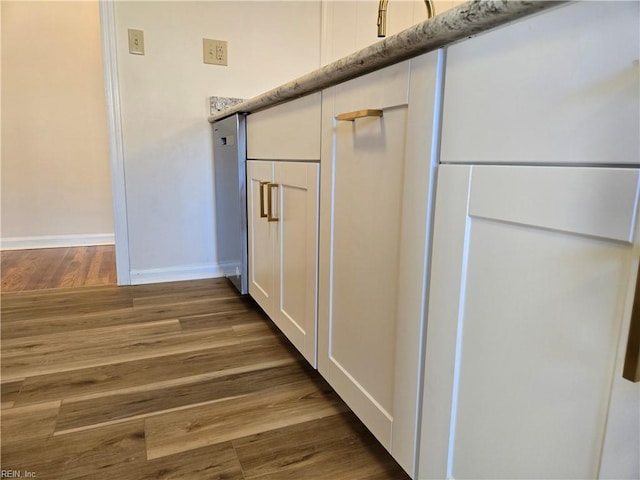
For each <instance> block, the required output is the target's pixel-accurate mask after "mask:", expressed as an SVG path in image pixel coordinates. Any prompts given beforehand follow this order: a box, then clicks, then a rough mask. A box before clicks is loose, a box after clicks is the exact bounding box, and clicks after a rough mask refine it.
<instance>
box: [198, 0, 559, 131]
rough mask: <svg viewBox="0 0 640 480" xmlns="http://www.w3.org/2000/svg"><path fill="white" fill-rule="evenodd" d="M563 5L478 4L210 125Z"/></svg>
mask: <svg viewBox="0 0 640 480" xmlns="http://www.w3.org/2000/svg"><path fill="white" fill-rule="evenodd" d="M563 3H567V2H566V0H560V1H554V0H533V1H531V0H528V1H513V0H472V1H470V2H467V3H464V4H462V5H459V6H458V7H455V8H452V9H451V10H448V11H446V12H444V13H442V14H440V15H437V16H436V17H434V18H431V19H429V20H425V21H424V22H422V23H418V24H416V25H414V26H412V27H409V28H408V29H406V30H403V31H402V32H400V33H397V34H395V35H392V36H389V37H387V38H385V39H384V40H382V41H380V42H377V43H374V44H373V45H370V46H368V47H366V48H364V49H362V50H359V51H357V52H354V53H352V54H351V55H347V56H346V57H343V58H341V59H339V60H336V61H335V62H333V63H330V64H328V65H325V66H324V67H321V68H319V69H317V70H314V71H313V72H310V73H308V74H306V75H303V76H302V77H299V78H297V79H295V80H292V81H291V82H288V83H285V84H283V85H280V86H278V87H276V88H274V89H272V90H269V91H267V92H265V93H263V94H261V95H258V96H256V97H253V98H250V99H248V100H246V101H244V102H242V103H239V104H237V105H235V106H233V107H231V108H229V109H228V110H225V111H224V112H220V113H219V114H217V115H212V116H210V117H209V122H210V123H213V122H215V121H218V120H222V119H223V118H226V117H229V116H231V115H234V114H236V113H243V114H249V113H253V112H256V111H258V110H262V109H264V108H268V107H272V106H275V105H278V104H280V103H284V102H287V101H289V100H294V99H296V98H299V97H303V96H305V95H308V94H310V93H314V92H317V91H319V90H323V89H325V88H328V87H331V86H333V85H337V84H338V83H342V82H344V81H347V80H351V79H352V78H356V77H359V76H361V75H365V74H367V73H370V72H373V71H375V70H379V69H381V68H384V67H387V66H389V65H393V64H394V63H398V62H402V61H404V60H408V59H410V58H412V57H416V56H418V55H422V54H424V53H428V52H431V51H433V50H437V49H438V48H442V47H444V46H446V45H450V44H452V43H455V42H457V41H459V40H462V39H464V38H466V37H471V36H474V35H478V34H479V33H482V32H485V31H487V30H491V29H493V28H495V27H498V26H500V25H504V24H506V23H509V22H512V21H515V20H518V19H521V18H523V17H526V16H529V15H533V14H535V13H538V12H541V11H543V10H546V9H549V8H552V7H556V6H558V5H560V4H563Z"/></svg>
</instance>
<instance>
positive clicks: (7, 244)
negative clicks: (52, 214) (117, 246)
mask: <svg viewBox="0 0 640 480" xmlns="http://www.w3.org/2000/svg"><path fill="white" fill-rule="evenodd" d="M114 242H115V240H114V236H113V233H92V234H89V235H43V236H39V237H6V238H3V239H0V250H29V249H33V248H56V247H86V246H93V245H113V244H114Z"/></svg>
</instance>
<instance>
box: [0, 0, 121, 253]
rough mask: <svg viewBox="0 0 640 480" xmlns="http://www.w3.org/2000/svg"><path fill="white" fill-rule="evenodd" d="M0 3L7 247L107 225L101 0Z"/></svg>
mask: <svg viewBox="0 0 640 480" xmlns="http://www.w3.org/2000/svg"><path fill="white" fill-rule="evenodd" d="M1 5H2V7H1V8H2V232H1V234H2V239H3V247H7V246H11V245H12V244H13V243H15V242H11V238H12V237H37V238H40V237H58V236H64V237H63V239H62V241H63V242H64V241H66V242H70V243H73V241H74V238H76V237H78V238H80V237H82V238H84V237H87V236H89V237H90V236H93V235H98V234H111V235H112V234H113V219H112V202H111V183H110V182H111V180H110V173H109V157H108V144H107V126H106V113H105V99H104V80H103V69H102V55H101V48H100V24H99V13H98V2H95V1H83V2H54V1H49V2H23V1H5V0H3V1H2V2H1ZM67 236H71V237H67ZM53 240H54V243H55V240H56V239H55V238H54V239H53Z"/></svg>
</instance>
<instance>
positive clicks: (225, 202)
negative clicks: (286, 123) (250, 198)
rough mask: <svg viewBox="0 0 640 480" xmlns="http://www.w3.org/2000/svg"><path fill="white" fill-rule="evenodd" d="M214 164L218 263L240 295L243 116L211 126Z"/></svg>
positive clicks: (243, 288) (243, 271)
mask: <svg viewBox="0 0 640 480" xmlns="http://www.w3.org/2000/svg"><path fill="white" fill-rule="evenodd" d="M213 142H214V143H213V164H214V177H215V202H216V209H215V211H216V245H217V253H218V264H219V266H220V268H221V269H222V271H223V272H224V275H225V277H227V278H228V279H229V280H231V282H232V283H233V285H235V287H236V288H237V289H238V291H239V292H240V293H241V294H246V293H248V279H247V277H248V276H247V187H246V185H247V177H246V163H247V149H246V134H245V117H244V115H241V114H236V115H233V116H231V117H228V118H225V119H222V120H219V121H217V122H215V123H214V124H213Z"/></svg>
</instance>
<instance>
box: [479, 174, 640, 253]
mask: <svg viewBox="0 0 640 480" xmlns="http://www.w3.org/2000/svg"><path fill="white" fill-rule="evenodd" d="M638 181H639V171H638V170H635V169H634V170H631V169H624V168H619V169H613V168H611V169H602V168H577V167H570V168H561V167H559V168H541V167H518V168H510V167H506V166H502V167H500V166H479V167H474V169H473V180H472V185H471V199H470V202H469V215H471V216H472V217H482V218H488V219H493V220H502V221H506V222H513V223H521V224H526V225H535V226H536V227H540V228H546V229H550V230H561V231H567V232H572V233H577V234H582V235H588V236H593V237H601V238H607V239H611V240H619V241H622V242H631V241H632V240H633V227H634V225H635V217H636V210H637V203H638Z"/></svg>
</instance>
